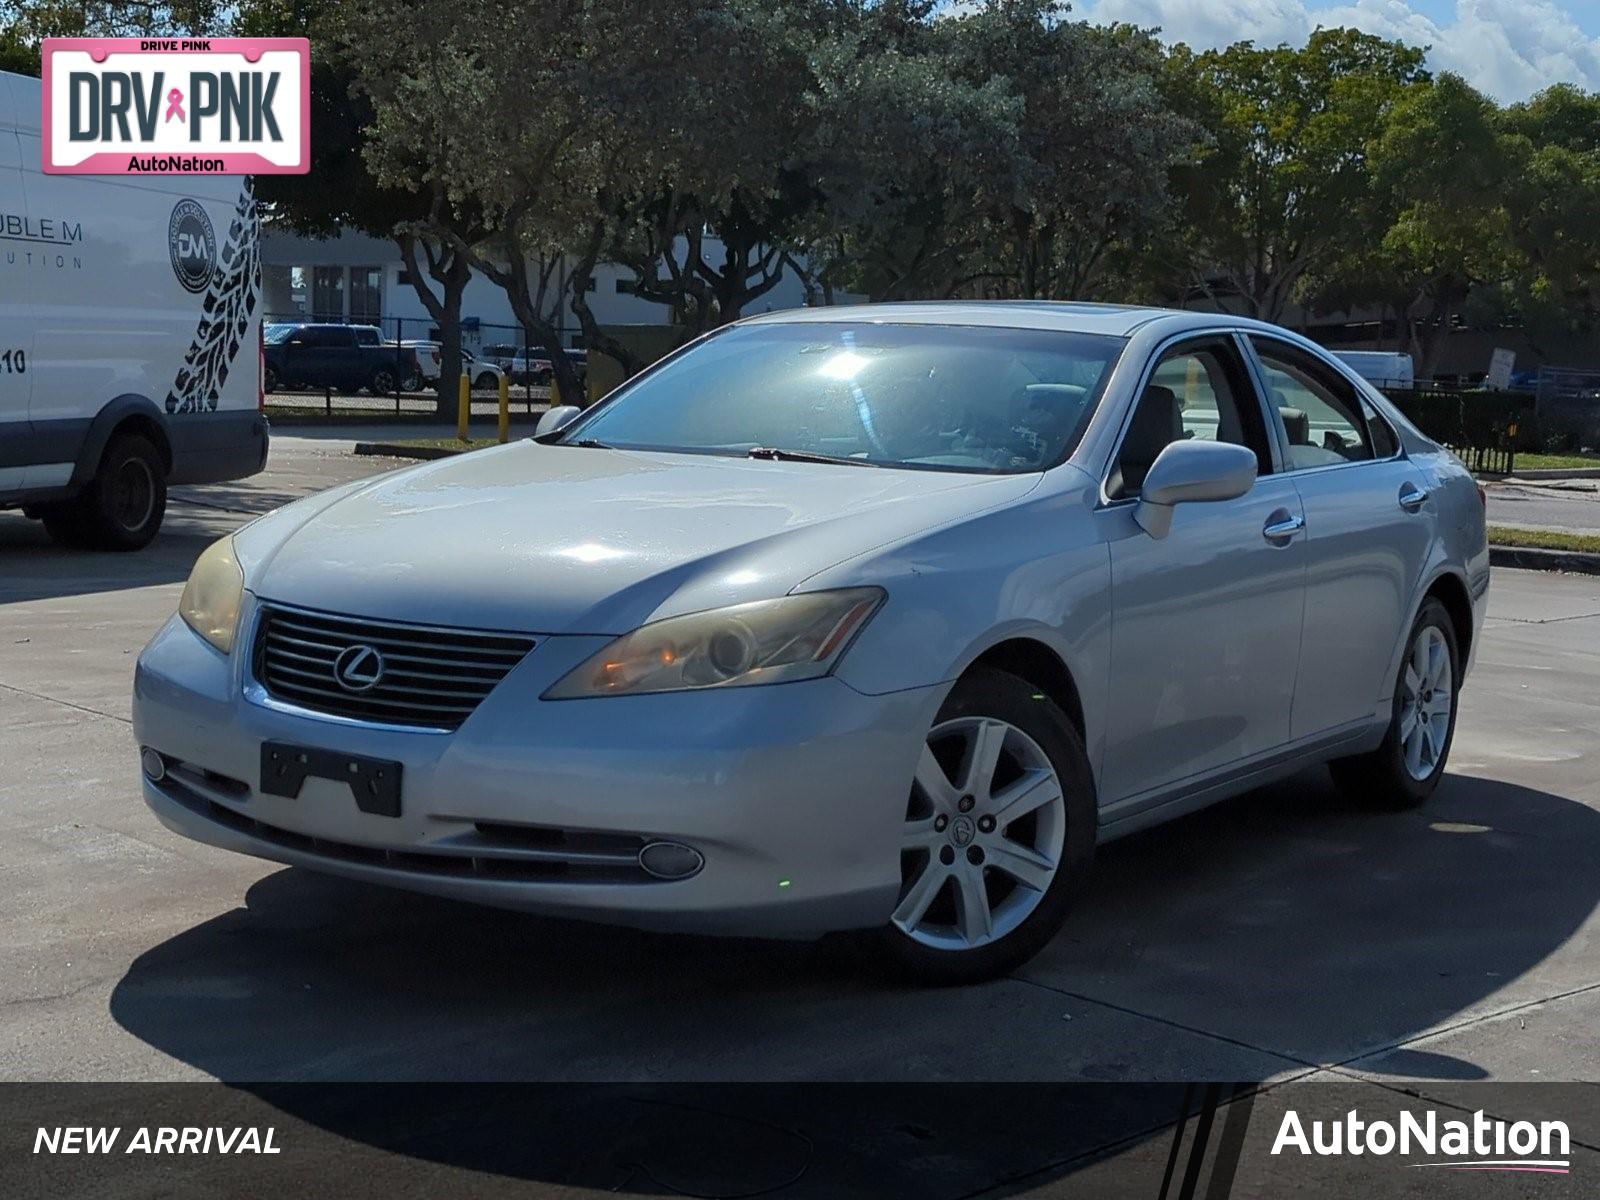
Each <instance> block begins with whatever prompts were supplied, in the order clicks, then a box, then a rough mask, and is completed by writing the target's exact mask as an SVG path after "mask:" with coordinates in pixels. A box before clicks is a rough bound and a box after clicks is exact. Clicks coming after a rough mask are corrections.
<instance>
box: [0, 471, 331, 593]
mask: <svg viewBox="0 0 1600 1200" xmlns="http://www.w3.org/2000/svg"><path fill="white" fill-rule="evenodd" d="M305 494H306V493H305V492H304V491H297V490H294V489H286V488H267V487H262V486H260V485H259V484H256V485H250V484H246V483H239V484H218V483H213V484H206V485H205V486H204V487H187V486H185V487H176V488H173V489H172V490H171V492H169V493H168V499H167V515H166V518H165V519H164V520H163V521H162V524H161V532H160V533H158V534H157V535H156V538H155V540H154V541H153V542H151V543H150V544H149V545H148V546H146V547H145V548H144V549H142V550H136V551H132V552H130V553H125V554H124V553H117V552H112V551H90V550H76V549H70V548H68V547H64V546H59V545H57V544H56V543H55V542H54V541H52V540H51V538H50V535H49V534H47V533H46V532H45V529H44V525H43V524H42V523H40V522H38V521H34V520H30V519H28V518H27V517H24V516H23V515H22V514H21V513H18V512H0V604H6V603H9V602H13V601H20V600H44V599H53V598H59V597H66V596H83V595H91V594H94V593H97V592H114V591H122V590H124V589H129V588H141V587H150V586H152V585H155V584H161V583H181V582H182V581H183V580H185V579H187V578H188V577H189V571H190V570H191V569H192V568H193V567H194V560H195V559H196V558H198V557H199V556H200V552H201V551H202V550H204V549H205V548H206V547H207V546H208V545H210V544H211V543H212V542H213V541H215V540H216V539H217V538H219V537H221V536H222V535H223V534H225V533H227V532H229V531H230V530H233V529H236V528H238V527H239V526H240V525H242V524H244V522H245V521H247V520H250V519H252V518H254V517H258V516H261V515H262V514H263V513H268V512H271V511H272V510H273V509H275V508H280V507H282V506H283V505H285V504H288V503H290V502H291V501H294V500H298V499H299V498H300V497H301V496H303V495H305Z"/></svg>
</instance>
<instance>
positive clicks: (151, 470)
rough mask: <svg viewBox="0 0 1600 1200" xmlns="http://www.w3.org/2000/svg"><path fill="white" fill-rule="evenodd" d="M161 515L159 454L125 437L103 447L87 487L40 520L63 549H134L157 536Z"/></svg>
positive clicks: (163, 493)
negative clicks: (98, 463) (103, 450)
mask: <svg viewBox="0 0 1600 1200" xmlns="http://www.w3.org/2000/svg"><path fill="white" fill-rule="evenodd" d="M166 511H167V477H166V464H165V463H164V462H163V461H162V457H161V452H160V451H159V450H157V449H156V447H155V446H154V445H153V444H152V443H151V442H150V440H149V439H148V438H144V437H140V436H139V435H138V434H132V433H124V434H119V435H118V436H117V437H114V438H113V439H112V440H111V444H110V445H108V446H107V447H106V451H105V453H104V454H103V455H102V456H101V458H100V467H99V469H98V470H97V471H96V472H95V476H94V479H93V480H92V481H90V483H89V486H88V487H86V488H84V490H83V491H82V492H80V493H79V494H78V495H77V496H76V497H74V498H73V499H71V500H69V501H66V502H65V503H62V504H56V505H52V506H51V507H50V508H48V509H46V510H44V511H43V512H42V513H41V516H42V517H43V519H44V527H45V529H46V530H47V531H48V532H49V534H50V536H51V537H52V538H54V539H55V540H56V541H58V542H60V543H61V544H62V545H66V546H76V547H85V548H90V549H96V550H138V549H140V548H141V547H144V546H147V545H149V544H150V540H151V539H152V538H154V537H155V536H156V532H157V531H158V530H159V529H160V528H161V520H162V518H163V517H164V516H165V515H166Z"/></svg>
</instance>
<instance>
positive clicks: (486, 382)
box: [472, 371, 500, 390]
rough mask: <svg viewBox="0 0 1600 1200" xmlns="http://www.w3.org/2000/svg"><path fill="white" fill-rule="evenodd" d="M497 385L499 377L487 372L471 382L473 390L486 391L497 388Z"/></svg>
mask: <svg viewBox="0 0 1600 1200" xmlns="http://www.w3.org/2000/svg"><path fill="white" fill-rule="evenodd" d="M499 383H500V377H499V376H498V375H491V374H490V373H489V372H488V371H485V372H484V373H483V374H482V375H479V376H478V377H477V378H476V379H474V380H473V381H472V386H473V387H475V388H482V389H484V390H488V389H489V388H492V387H497V386H499Z"/></svg>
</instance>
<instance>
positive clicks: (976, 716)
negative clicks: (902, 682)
mask: <svg viewBox="0 0 1600 1200" xmlns="http://www.w3.org/2000/svg"><path fill="white" fill-rule="evenodd" d="M1094 840H1095V799H1094V780H1093V777H1092V775H1091V773H1090V770H1089V762H1088V759H1087V757H1086V756H1085V754H1084V751H1083V744H1082V741H1081V740H1080V739H1079V737H1078V734H1077V731H1076V730H1075V729H1074V728H1073V727H1072V724H1071V722H1070V721H1068V720H1067V718H1066V715H1065V714H1064V713H1062V711H1061V710H1060V709H1059V708H1058V707H1056V705H1055V704H1053V703H1052V702H1051V701H1049V700H1048V699H1046V698H1045V697H1044V696H1042V695H1040V694H1039V692H1038V691H1037V690H1036V689H1035V688H1034V687H1033V686H1032V685H1030V684H1029V683H1027V682H1026V681H1024V680H1022V679H1019V678H1017V677H1016V676H1014V675H1009V674H1006V673H1004V672H1000V671H993V670H988V669H982V668H980V669H978V670H974V671H972V672H969V673H968V674H967V675H966V676H965V677H963V678H962V680H961V681H960V682H959V683H958V684H957V685H956V687H955V689H954V690H953V691H952V692H951V694H950V696H949V698H948V699H947V700H946V701H945V704H944V706H943V707H942V708H941V709H940V711H939V715H938V717H937V718H936V719H935V721H934V724H933V728H932V729H931V730H929V732H928V736H927V740H926V743H925V745H924V747H923V751H922V755H921V760H920V762H919V764H918V767H917V772H916V778H915V780H914V782H913V783H912V787H911V795H910V798H909V801H908V804H907V808H906V818H905V824H904V826H903V827H902V830H901V841H900V868H901V888H900V898H899V902H898V903H897V904H896V906H895V910H894V914H893V916H892V918H891V919H890V923H889V925H888V926H887V927H886V928H885V929H883V930H882V931H881V932H880V934H879V935H878V936H879V940H880V942H881V944H882V946H883V947H884V949H885V950H886V951H887V953H888V954H889V956H890V957H891V958H892V960H893V961H894V962H896V963H897V964H898V965H899V966H900V967H901V968H903V969H904V970H905V971H906V972H908V973H909V974H911V975H912V976H914V977H915V978H917V979H919V980H921V981H923V982H928V983H936V984H956V983H970V982H975V981H978V980H983V979H992V978H994V977H995V976H997V975H1002V974H1004V973H1005V972H1007V971H1010V970H1012V969H1014V968H1016V967H1018V966H1020V965H1021V964H1022V963H1024V962H1026V961H1027V960H1028V959H1030V958H1032V957H1033V956H1034V955H1035V954H1037V953H1038V952H1039V950H1041V949H1042V948H1043V947H1044V945H1045V944H1046V943H1047V942H1048V941H1049V940H1050V939H1051V938H1052V937H1053V936H1054V935H1055V933H1056V931H1057V930H1058V929H1059V928H1060V927H1061V923H1062V922H1063V921H1064V920H1065V919H1066V915H1067V910H1068V907H1069V905H1070V902H1071V898H1072V895H1073V893H1074V892H1075V891H1076V890H1077V889H1078V887H1079V886H1080V885H1081V883H1082V882H1083V879H1084V877H1085V875H1086V874H1087V872H1088V869H1089V865H1090V862H1091V861H1092V859H1093V856H1094Z"/></svg>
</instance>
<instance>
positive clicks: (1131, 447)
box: [1106, 384, 1183, 497]
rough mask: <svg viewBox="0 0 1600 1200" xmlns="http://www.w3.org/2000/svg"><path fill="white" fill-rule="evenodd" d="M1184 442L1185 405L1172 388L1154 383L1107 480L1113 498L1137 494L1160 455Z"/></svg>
mask: <svg viewBox="0 0 1600 1200" xmlns="http://www.w3.org/2000/svg"><path fill="white" fill-rule="evenodd" d="M1182 440H1183V405H1182V404H1180V403H1179V401H1178V395H1177V393H1176V392H1174V391H1173V390H1172V389H1171V388H1169V387H1162V386H1161V385H1160V384H1151V385H1150V386H1149V387H1147V388H1145V390H1144V395H1143V396H1142V397H1140V399H1139V407H1138V408H1136V409H1135V410H1134V413H1133V424H1131V425H1130V426H1129V427H1128V436H1127V438H1126V439H1125V440H1124V441H1123V443H1122V453H1121V454H1120V455H1119V456H1118V458H1117V465H1116V466H1115V467H1114V468H1112V471H1111V477H1110V478H1109V479H1108V480H1107V481H1106V483H1107V489H1108V494H1109V495H1111V496H1113V497H1125V496H1134V495H1137V494H1138V492H1139V489H1140V488H1142V487H1143V486H1144V477H1145V476H1146V475H1147V474H1149V472H1150V468H1151V467H1152V466H1153V465H1154V464H1155V461H1156V458H1157V457H1158V456H1159V455H1160V453H1161V452H1162V451H1163V450H1165V449H1166V448H1167V447H1168V446H1170V445H1171V444H1172V443H1173V442H1178V441H1182Z"/></svg>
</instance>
